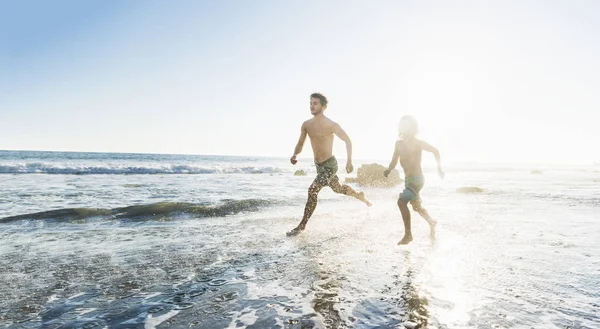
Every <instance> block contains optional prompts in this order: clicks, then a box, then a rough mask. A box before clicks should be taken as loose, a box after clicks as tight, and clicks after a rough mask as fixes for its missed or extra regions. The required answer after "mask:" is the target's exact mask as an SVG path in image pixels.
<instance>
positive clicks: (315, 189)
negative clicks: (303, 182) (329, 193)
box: [308, 185, 321, 198]
mask: <svg viewBox="0 0 600 329" xmlns="http://www.w3.org/2000/svg"><path fill="white" fill-rule="evenodd" d="M320 190H321V187H319V186H318V185H311V186H310V187H309V188H308V197H309V198H316V197H317V195H318V194H319V191H320Z"/></svg>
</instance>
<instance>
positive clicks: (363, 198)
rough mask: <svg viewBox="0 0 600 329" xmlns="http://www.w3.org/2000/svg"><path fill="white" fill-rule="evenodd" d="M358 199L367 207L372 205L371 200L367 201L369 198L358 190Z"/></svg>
mask: <svg viewBox="0 0 600 329" xmlns="http://www.w3.org/2000/svg"><path fill="white" fill-rule="evenodd" d="M358 199H359V200H360V201H362V202H364V203H365V204H366V205H367V206H369V207H370V206H372V205H373V204H372V203H371V202H369V200H367V198H365V192H358Z"/></svg>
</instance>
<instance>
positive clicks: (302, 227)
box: [286, 225, 304, 236]
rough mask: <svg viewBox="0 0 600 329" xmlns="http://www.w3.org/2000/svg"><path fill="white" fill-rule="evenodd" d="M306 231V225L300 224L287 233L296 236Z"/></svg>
mask: <svg viewBox="0 0 600 329" xmlns="http://www.w3.org/2000/svg"><path fill="white" fill-rule="evenodd" d="M302 231H304V226H301V225H298V227H296V228H295V229H293V230H291V231H289V232H287V233H286V235H287V236H296V235H298V234H300V233H302Z"/></svg>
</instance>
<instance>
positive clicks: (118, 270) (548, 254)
mask: <svg viewBox="0 0 600 329" xmlns="http://www.w3.org/2000/svg"><path fill="white" fill-rule="evenodd" d="M11 161H13V160H12V159H11ZM56 161H57V160H56ZM78 161H83V160H78ZM94 161H96V160H94ZM103 161H106V160H103ZM235 161H238V160H235ZM268 161H271V162H270V163H268V166H270V167H273V168H280V169H277V170H276V171H281V172H274V173H263V174H241V173H232V174H226V173H210V174H195V175H180V174H158V175H111V174H102V175H98V174H93V175H64V174H52V175H48V174H4V175H0V180H1V181H2V184H3V187H4V189H3V190H2V192H1V195H0V196H1V198H0V200H1V201H0V212H1V216H0V217H3V218H6V217H11V216H18V215H24V214H30V215H25V216H24V217H20V218H12V219H10V220H4V221H3V220H2V219H0V240H1V241H2V243H1V244H0V281H1V282H2V284H1V285H0V326H3V327H8V328H39V327H43V328H154V327H157V328H398V327H399V325H400V324H401V323H405V322H406V321H411V322H414V323H417V324H419V325H421V326H422V327H430V328H567V327H569V328H597V327H598V323H600V293H599V291H600V287H599V285H600V266H599V265H600V258H599V256H598V255H600V245H599V243H598V242H597V241H598V236H600V234H599V233H600V221H599V219H600V216H599V214H600V212H599V211H598V210H599V206H600V203H599V201H598V197H597V196H598V195H599V194H598V192H600V188H599V185H598V183H597V182H596V181H595V180H598V179H600V174H599V173H598V172H596V171H595V168H594V167H591V168H586V169H581V168H567V169H565V168H555V169H552V168H542V169H543V172H544V173H543V174H542V175H531V174H530V170H529V169H530V168H527V169H524V168H516V169H510V170H499V169H497V170H489V168H487V167H484V168H474V169H473V168H470V169H469V170H464V169H463V170H459V168H457V169H455V170H448V176H447V179H446V180H445V181H440V180H439V179H437V178H435V177H434V176H433V175H428V181H427V185H426V188H425V190H424V191H423V199H424V205H425V206H426V207H427V209H428V210H429V212H430V213H431V214H432V216H434V218H436V219H437V220H438V221H439V225H438V228H437V234H436V237H435V238H434V239H431V238H430V237H429V229H428V227H427V225H426V223H425V222H424V221H423V220H422V219H420V218H418V216H414V217H413V235H414V237H415V241H413V242H412V243H411V244H410V245H408V246H403V247H398V246H396V242H397V241H398V240H399V239H400V238H401V236H402V232H403V228H402V223H401V219H400V214H399V212H398V210H397V208H396V206H395V199H396V196H397V193H398V189H399V188H396V189H367V190H365V192H366V193H367V196H369V197H370V199H371V200H372V201H373V203H374V206H373V207H371V208H367V207H365V206H364V205H363V204H361V203H360V202H358V201H356V200H353V199H350V198H348V197H343V196H338V195H336V194H334V193H333V192H331V191H330V190H327V189H326V190H324V191H323V192H322V194H321V197H320V203H319V206H318V208H317V210H316V211H315V214H314V216H313V218H312V220H311V221H310V222H309V225H308V227H307V230H306V232H304V233H303V234H301V235H300V236H298V237H294V238H288V237H286V236H285V232H286V231H288V230H290V229H291V228H293V227H295V225H296V224H297V223H298V221H299V220H300V216H301V214H302V210H303V206H304V201H305V194H306V192H305V191H306V188H307V187H308V185H309V184H310V181H311V179H312V177H311V175H312V173H313V171H312V168H310V167H309V166H307V167H306V170H308V171H309V176H308V177H294V176H292V173H293V170H291V169H296V168H291V169H290V168H287V167H285V165H284V160H268ZM54 165H56V164H54ZM134 165H135V164H134ZM461 186H479V187H481V188H483V189H484V191H483V192H481V193H471V194H469V193H467V194H463V193H457V192H456V189H457V188H458V187H461ZM19 193H20V194H26V195H27V196H20V197H16V195H18V194H19ZM251 200H254V201H251ZM157 203H158V204H157ZM232 205H233V206H232ZM240 205H241V206H240ZM131 206H135V207H134V208H126V209H128V210H129V212H127V211H123V207H131ZM67 208H74V209H80V208H85V209H88V210H89V209H92V208H93V209H96V208H99V209H100V211H99V212H97V213H87V212H85V211H84V212H81V211H80V210H71V211H66V212H65V211H64V210H63V211H62V212H61V209H67ZM132 209H133V210H135V211H133V210H132ZM165 209H166V210H165ZM206 209H209V210H208V212H206ZM211 209H212V210H211ZM214 209H221V210H219V211H217V212H216V213H215V210H214ZM96 210H97V209H96ZM43 211H50V213H46V214H37V215H33V214H34V213H39V212H43ZM57 211H58V212H57ZM73 214H75V215H73ZM206 214H208V215H206Z"/></svg>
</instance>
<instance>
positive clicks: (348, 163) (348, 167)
mask: <svg viewBox="0 0 600 329" xmlns="http://www.w3.org/2000/svg"><path fill="white" fill-rule="evenodd" d="M353 170H354V166H353V165H352V162H350V161H348V162H346V172H347V173H351V172H352V171H353Z"/></svg>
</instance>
